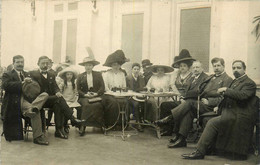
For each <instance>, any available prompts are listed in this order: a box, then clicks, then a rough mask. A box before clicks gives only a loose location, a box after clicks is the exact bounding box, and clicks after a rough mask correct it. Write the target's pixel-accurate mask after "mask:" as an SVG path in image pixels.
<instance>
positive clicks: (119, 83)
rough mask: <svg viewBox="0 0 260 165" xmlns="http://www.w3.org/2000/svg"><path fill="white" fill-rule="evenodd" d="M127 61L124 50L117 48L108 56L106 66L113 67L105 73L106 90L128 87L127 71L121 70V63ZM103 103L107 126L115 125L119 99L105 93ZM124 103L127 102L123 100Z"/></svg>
mask: <svg viewBox="0 0 260 165" xmlns="http://www.w3.org/2000/svg"><path fill="white" fill-rule="evenodd" d="M126 61H127V59H126V57H125V54H124V52H123V51H122V50H117V51H115V52H114V53H112V54H110V55H109V56H108V57H107V59H106V62H105V64H104V66H108V67H111V69H109V70H108V71H106V72H105V73H103V79H104V83H105V91H111V90H113V91H116V90H121V89H124V88H126V77H125V73H124V72H123V71H122V70H121V65H123V64H124V63H125V62H126ZM103 104H104V106H105V125H106V126H107V127H109V126H113V125H114V124H115V123H116V121H117V119H118V115H119V109H118V104H117V100H116V99H115V98H114V97H112V96H108V95H105V96H104V100H103ZM122 104H126V103H125V102H123V103H122ZM119 122H120V121H119Z"/></svg>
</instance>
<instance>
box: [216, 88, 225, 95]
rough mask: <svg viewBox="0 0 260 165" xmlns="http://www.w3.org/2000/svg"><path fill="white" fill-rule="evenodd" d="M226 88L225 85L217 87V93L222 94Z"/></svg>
mask: <svg viewBox="0 0 260 165" xmlns="http://www.w3.org/2000/svg"><path fill="white" fill-rule="evenodd" d="M226 90H227V87H222V88H218V90H217V93H219V94H224V93H225V92H226Z"/></svg>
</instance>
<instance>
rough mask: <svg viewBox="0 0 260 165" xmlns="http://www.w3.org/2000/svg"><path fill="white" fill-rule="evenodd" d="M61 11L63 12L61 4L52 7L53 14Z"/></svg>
mask: <svg viewBox="0 0 260 165" xmlns="http://www.w3.org/2000/svg"><path fill="white" fill-rule="evenodd" d="M62 11H63V4H59V5H55V6H54V12H62Z"/></svg>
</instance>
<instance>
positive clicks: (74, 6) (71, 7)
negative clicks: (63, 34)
mask: <svg viewBox="0 0 260 165" xmlns="http://www.w3.org/2000/svg"><path fill="white" fill-rule="evenodd" d="M77 9H78V2H72V3H69V4H68V10H69V11H71V10H77Z"/></svg>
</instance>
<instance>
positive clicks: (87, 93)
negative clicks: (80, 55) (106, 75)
mask: <svg viewBox="0 0 260 165" xmlns="http://www.w3.org/2000/svg"><path fill="white" fill-rule="evenodd" d="M98 64H99V62H98V61H96V60H95V59H94V58H91V57H86V58H84V59H83V62H82V63H79V65H82V66H84V67H85V72H84V73H81V74H80V75H79V76H78V79H77V88H78V93H79V103H80V104H81V106H82V108H81V109H82V113H81V119H85V120H86V122H85V124H84V125H82V126H81V127H80V130H79V133H80V135H81V136H83V135H84V134H85V128H86V125H92V126H98V127H103V126H104V111H103V105H102V104H101V97H100V96H101V95H103V93H104V89H105V86H104V81H103V78H102V74H101V73H100V72H96V71H93V67H94V66H95V65H98Z"/></svg>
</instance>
